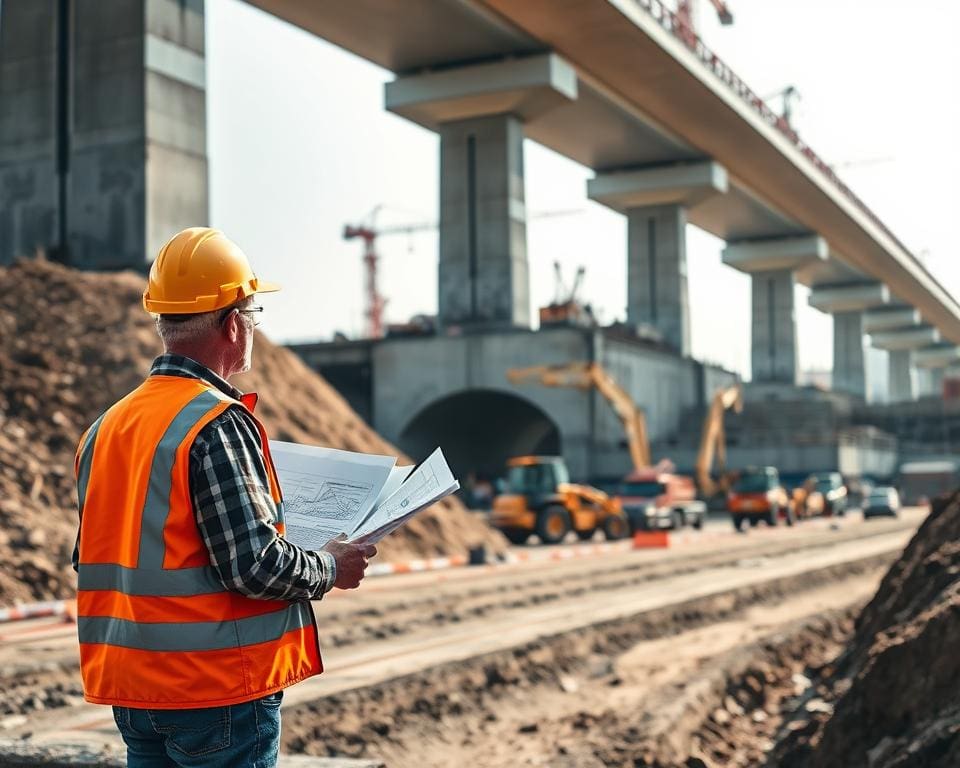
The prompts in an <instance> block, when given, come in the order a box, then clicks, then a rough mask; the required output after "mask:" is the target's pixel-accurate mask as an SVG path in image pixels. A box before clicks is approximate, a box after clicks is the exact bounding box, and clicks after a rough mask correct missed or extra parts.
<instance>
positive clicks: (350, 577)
mask: <svg viewBox="0 0 960 768" xmlns="http://www.w3.org/2000/svg"><path fill="white" fill-rule="evenodd" d="M324 549H325V550H326V551H327V552H329V553H330V554H331V555H333V559H334V560H336V561H337V580H336V581H334V582H333V586H335V587H338V588H339V589H356V588H357V587H359V586H360V582H361V580H362V579H363V572H364V571H365V570H366V569H367V561H368V560H369V559H370V558H372V557H373V556H374V555H375V554H377V548H376V547H374V546H372V545H370V544H346V543H345V542H342V541H331V542H329V543H327V545H326V546H325V547H324Z"/></svg>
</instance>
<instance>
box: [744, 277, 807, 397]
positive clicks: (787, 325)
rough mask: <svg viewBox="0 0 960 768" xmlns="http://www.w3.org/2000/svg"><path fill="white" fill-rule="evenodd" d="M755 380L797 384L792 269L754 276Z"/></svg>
mask: <svg viewBox="0 0 960 768" xmlns="http://www.w3.org/2000/svg"><path fill="white" fill-rule="evenodd" d="M751 278H752V279H751V292H752V302H751V309H752V313H753V314H752V325H751V344H750V359H751V366H752V369H753V380H754V381H757V382H760V381H763V382H767V381H769V382H782V383H785V384H796V383H797V322H796V307H795V300H794V286H795V281H794V277H793V271H792V270H789V269H782V270H776V271H771V272H755V273H754V274H753V275H751Z"/></svg>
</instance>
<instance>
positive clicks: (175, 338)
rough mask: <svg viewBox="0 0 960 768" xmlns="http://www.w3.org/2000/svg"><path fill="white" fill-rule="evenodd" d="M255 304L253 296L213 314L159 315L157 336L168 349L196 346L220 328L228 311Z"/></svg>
mask: <svg viewBox="0 0 960 768" xmlns="http://www.w3.org/2000/svg"><path fill="white" fill-rule="evenodd" d="M252 303H253V296H248V297H247V298H245V299H241V300H240V301H238V302H236V303H234V304H231V305H230V306H229V307H223V308H222V309H216V310H214V311H213V312H197V313H196V314H192V315H157V316H156V323H157V334H158V335H159V336H160V340H161V341H162V342H163V346H164V347H165V348H166V349H170V348H171V347H177V346H180V345H182V344H195V343H197V342H200V341H203V340H204V339H205V338H207V337H208V336H209V335H210V334H212V333H214V332H215V331H216V330H217V329H218V328H219V327H220V318H222V317H223V316H224V315H225V313H226V312H227V310H228V309H246V308H247V307H249V306H250V305H251V304H252Z"/></svg>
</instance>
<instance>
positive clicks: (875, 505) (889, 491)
mask: <svg viewBox="0 0 960 768" xmlns="http://www.w3.org/2000/svg"><path fill="white" fill-rule="evenodd" d="M899 512H900V494H899V493H897V489H896V488H891V487H890V486H889V485H878V486H876V487H874V488H873V490H871V491H870V493H869V494H868V495H867V496H865V497H864V499H863V517H864V519H868V518H871V517H896V516H897V515H898V514H899Z"/></svg>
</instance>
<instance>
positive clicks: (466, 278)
mask: <svg viewBox="0 0 960 768" xmlns="http://www.w3.org/2000/svg"><path fill="white" fill-rule="evenodd" d="M523 188H524V181H523V125H522V124H521V122H520V121H519V120H517V119H516V118H515V117H512V116H510V115H494V116H491V117H480V118H474V119H471V120H463V121H459V122H453V123H444V124H443V125H441V126H440V274H439V291H440V295H439V315H440V320H441V322H442V323H443V324H444V325H458V324H471V325H487V326H497V325H504V326H520V327H528V326H529V325H530V279H529V274H528V264H527V221H526V211H525V208H524V191H523Z"/></svg>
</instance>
